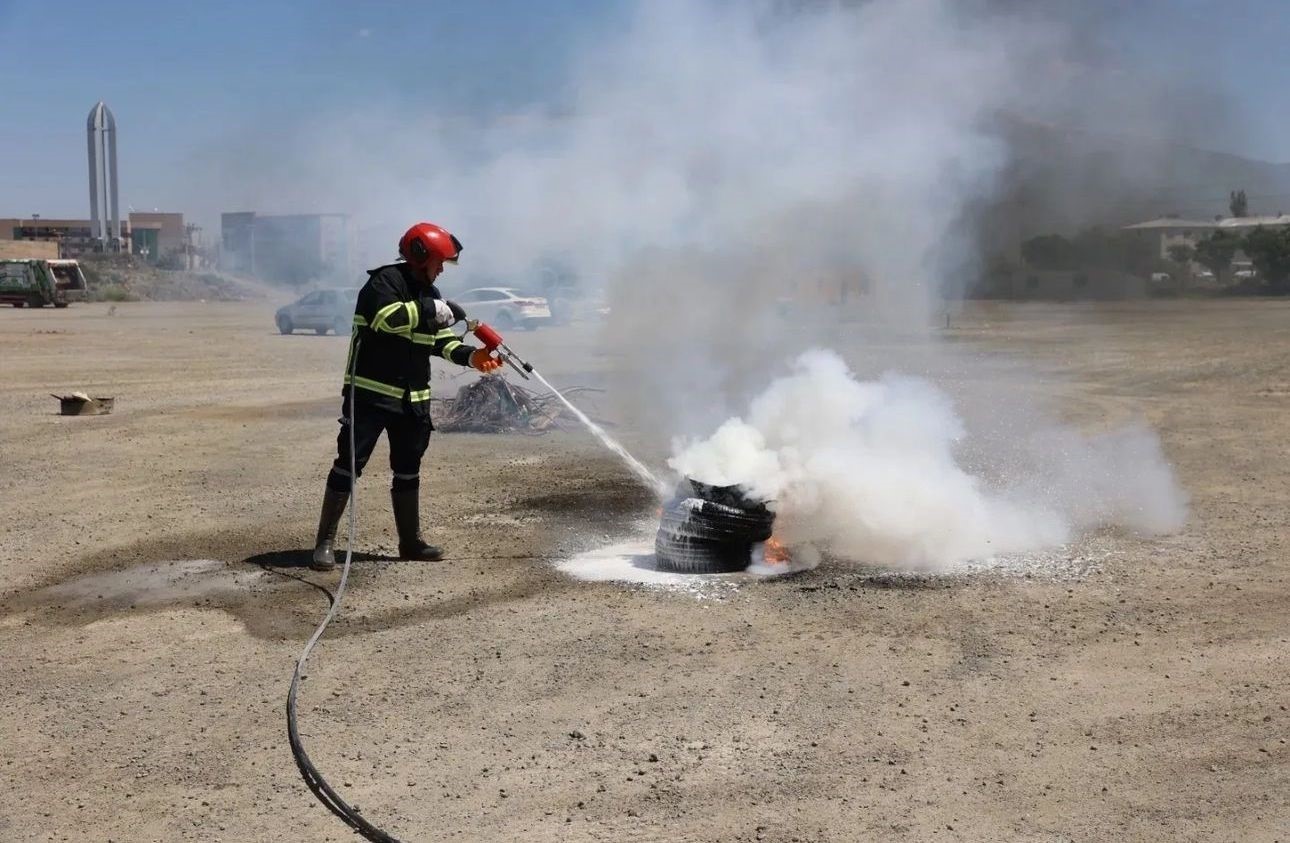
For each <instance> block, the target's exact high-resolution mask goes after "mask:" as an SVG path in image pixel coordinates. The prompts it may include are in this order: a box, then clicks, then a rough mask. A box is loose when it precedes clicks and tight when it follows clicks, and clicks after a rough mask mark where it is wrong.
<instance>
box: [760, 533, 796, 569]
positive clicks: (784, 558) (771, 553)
mask: <svg viewBox="0 0 1290 843" xmlns="http://www.w3.org/2000/svg"><path fill="white" fill-rule="evenodd" d="M765 559H766V563H767V564H768V565H787V564H788V563H789V562H792V561H793V555H792V554H791V553H789V552H788V548H786V547H784V543H783V542H781V541H780V540H779V539H777V538H775V537H774V536H771V537H770V538H768V539H766V547H765Z"/></svg>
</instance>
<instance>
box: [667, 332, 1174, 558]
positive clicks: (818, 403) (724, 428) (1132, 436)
mask: <svg viewBox="0 0 1290 843" xmlns="http://www.w3.org/2000/svg"><path fill="white" fill-rule="evenodd" d="M967 435H968V431H967V430H966V428H965V427H964V424H963V422H962V420H961V419H960V418H959V417H958V416H957V415H956V414H955V412H954V408H953V406H952V404H951V402H950V400H949V398H948V397H947V396H946V395H945V394H944V393H943V392H941V391H939V390H937V389H936V387H935V386H933V385H932V384H930V383H928V382H926V381H923V380H920V379H914V378H908V377H902V376H900V375H889V376H887V377H884V378H882V379H881V380H878V381H869V382H862V381H859V380H857V379H856V378H855V376H854V375H853V374H852V373H851V372H850V371H849V370H848V369H847V366H846V364H845V363H844V362H843V361H842V360H841V358H839V357H838V356H837V355H836V354H833V353H831V352H827V351H812V352H808V353H806V354H803V355H802V356H801V357H800V358H798V360H797V361H796V362H795V364H794V366H793V371H792V373H791V374H789V375H787V376H785V377H782V378H780V379H778V380H776V381H775V382H774V383H772V384H771V385H770V387H769V388H767V389H766V391H765V392H763V393H762V394H761V395H760V396H758V397H757V398H756V399H755V400H754V401H753V402H752V405H751V407H750V408H749V410H748V413H747V415H746V416H745V417H737V418H732V419H730V420H728V421H727V422H725V423H724V424H723V425H721V427H719V428H718V429H717V431H716V433H715V434H713V435H712V436H711V437H710V438H708V439H706V440H703V441H697V442H695V441H691V442H684V441H681V442H678V443H677V446H676V448H677V452H676V454H675V456H674V457H673V458H672V459H671V461H670V465H671V466H672V468H673V469H675V470H676V471H677V472H679V473H680V474H682V475H684V476H686V477H690V478H693V479H695V480H698V481H700V482H704V483H709V484H712V485H718V486H733V485H739V486H742V487H743V488H745V489H746V490H747V491H748V492H749V493H750V494H751V495H753V496H755V497H758V498H760V499H763V500H767V501H771V502H772V506H773V508H774V509H775V511H776V513H777V528H776V530H777V533H778V534H779V536H780V538H781V539H782V540H784V541H785V542H786V543H787V544H788V545H789V546H790V547H792V548H793V549H794V550H795V552H797V553H799V554H802V555H806V556H813V555H815V554H816V553H818V552H820V551H824V552H828V553H830V554H831V555H833V556H836V557H838V558H841V559H846V560H852V561H857V562H862V563H868V564H875V565H885V566H891V567H896V568H912V569H921V570H929V569H930V570H944V569H948V568H952V567H953V566H954V565H956V564H959V563H963V562H967V561H971V560H977V561H980V560H988V559H990V558H992V557H996V556H999V555H1001V554H1012V553H1019V552H1024V551H1030V550H1035V549H1039V548H1045V547H1051V546H1054V545H1059V544H1062V543H1065V542H1067V541H1069V540H1070V539H1072V538H1073V537H1074V535H1075V534H1076V533H1077V532H1079V531H1082V530H1086V529H1090V528H1094V527H1104V526H1116V527H1122V528H1126V529H1130V530H1135V531H1140V532H1145V533H1159V532H1167V531H1170V530H1173V529H1176V528H1177V527H1178V526H1180V525H1181V523H1182V520H1183V518H1184V517H1185V514H1186V504H1185V500H1184V497H1183V495H1182V493H1181V492H1180V490H1179V489H1178V487H1177V484H1176V483H1175V481H1174V478H1173V472H1172V471H1171V469H1170V468H1169V466H1168V464H1167V463H1166V462H1165V461H1164V459H1163V457H1162V455H1161V453H1160V449H1159V445H1158V443H1157V441H1156V439H1155V437H1154V436H1153V435H1151V434H1150V433H1149V432H1147V431H1145V430H1137V429H1125V430H1120V431H1117V432H1115V433H1114V434H1112V435H1109V436H1106V437H1102V438H1100V439H1092V438H1087V437H1084V436H1081V435H1080V434H1079V433H1077V432H1075V431H1073V430H1069V429H1063V428H1048V429H1045V430H1044V431H1043V432H1042V433H1039V434H1036V435H1037V436H1038V437H1040V438H1041V439H1042V440H1043V441H1042V443H1041V442H1022V443H1019V448H1021V449H1023V450H1024V449H1026V448H1027V447H1028V446H1032V445H1036V444H1039V445H1041V446H1042V447H1039V448H1037V449H1035V450H1034V454H1036V455H1040V456H1041V459H1042V460H1043V461H1044V462H1047V463H1050V464H1049V465H1031V466H1029V467H1028V469H1027V470H1024V471H1023V472H1022V473H1020V474H1018V475H1012V476H1006V475H1005V476H998V477H994V478H990V479H987V478H983V477H979V476H974V475H973V474H970V473H969V472H968V471H966V470H965V469H964V468H963V467H962V466H961V465H960V462H959V460H958V458H957V456H956V449H957V448H958V447H959V446H960V445H961V444H962V443H963V441H964V439H965V437H966V436H967ZM1049 469H1055V470H1056V473H1054V474H1043V473H1041V472H1043V471H1045V470H1049ZM1041 477H1042V478H1044V481H1045V482H1043V483H1041V482H1040V478H1041Z"/></svg>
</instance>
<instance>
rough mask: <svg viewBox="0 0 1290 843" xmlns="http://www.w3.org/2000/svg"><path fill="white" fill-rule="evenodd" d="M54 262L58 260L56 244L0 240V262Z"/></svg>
mask: <svg viewBox="0 0 1290 843" xmlns="http://www.w3.org/2000/svg"><path fill="white" fill-rule="evenodd" d="M32 258H35V259H41V260H55V259H57V258H58V244H57V243H42V242H38V241H36V240H0V260H27V259H32Z"/></svg>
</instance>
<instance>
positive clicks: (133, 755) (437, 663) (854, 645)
mask: <svg viewBox="0 0 1290 843" xmlns="http://www.w3.org/2000/svg"><path fill="white" fill-rule="evenodd" d="M271 317H272V306H271V305H269V304H266V303H258V304H196V303H192V304H171V303H167V304H147V303H140V304H120V305H116V306H114V307H110V306H109V305H107V304H82V305H74V306H73V307H71V308H69V309H67V310H61V311H54V310H52V309H46V310H43V311H37V312H33V311H28V310H22V311H18V310H9V309H5V310H3V311H0V367H2V371H3V377H0V399H2V403H0V499H2V500H3V511H4V518H3V523H0V653H2V654H3V655H2V656H0V688H2V689H3V690H2V691H0V839H3V840H5V841H45V840H72V841H104V840H110V841H174V840H219V841H261V840H262V841H281V840H309V841H323V840H333V841H344V840H350V839H355V838H354V837H353V835H351V834H350V832H349V831H348V830H347V829H346V828H345V827H344V826H342V825H341V824H340V823H339V822H338V821H337V820H336V819H335V818H333V817H332V816H331V815H330V814H328V813H327V812H326V811H325V810H324V809H323V808H322V807H321V806H320V805H319V804H318V803H317V802H316V801H315V800H314V799H313V797H312V796H311V795H310V794H309V792H308V791H307V790H306V788H305V786H304V785H303V783H302V782H301V780H300V778H299V776H298V774H297V772H296V770H295V767H294V765H293V763H292V758H291V755H290V753H289V751H288V748H287V741H286V733H285V724H284V716H283V704H284V700H285V696H286V691H287V681H288V679H289V677H290V673H291V669H292V666H293V664H294V660H295V658H296V656H297V655H298V653H299V650H300V647H301V646H302V643H303V641H304V640H305V638H306V637H307V636H308V634H309V633H310V632H311V630H312V629H313V627H314V625H315V624H316V623H317V621H318V620H319V618H320V617H321V615H322V614H323V612H324V611H325V609H326V605H327V593H326V590H327V589H328V588H333V587H334V586H335V583H336V581H337V576H336V575H334V574H315V573H312V572H310V571H309V570H308V569H307V568H300V567H293V566H298V565H299V564H300V563H302V562H303V561H304V560H305V558H306V555H307V548H308V546H309V544H310V542H311V540H312V532H313V528H314V524H315V518H316V515H317V505H318V502H319V497H320V494H321V487H322V481H323V477H324V474H325V470H326V465H327V463H328V461H329V460H330V458H331V454H332V450H333V446H334V445H333V441H334V437H335V434H336V429H337V426H336V424H335V418H336V415H337V413H338V397H337V388H338V387H337V373H338V372H339V370H340V366H341V361H342V358H343V355H344V346H345V343H344V342H343V341H341V340H338V339H336V338H333V337H315V336H312V335H308V336H306V335H298V336H292V337H281V336H278V335H276V334H275V333H273V332H272V330H271V326H272V321H271ZM947 334H948V335H949V336H951V337H952V338H953V340H954V341H956V342H960V343H964V344H968V345H970V346H972V347H974V348H979V349H980V350H981V351H982V352H983V353H989V354H995V355H1002V356H1005V357H1009V358H1016V359H1025V360H1028V361H1031V362H1032V363H1034V364H1035V365H1036V366H1037V367H1038V369H1039V371H1040V372H1041V373H1045V375H1046V376H1049V375H1050V376H1052V377H1051V378H1050V379H1049V380H1045V381H1044V383H1046V384H1047V383H1050V382H1051V386H1049V387H1047V388H1049V389H1050V390H1051V391H1052V394H1053V397H1054V398H1055V399H1058V400H1061V401H1066V402H1067V403H1068V405H1069V406H1072V407H1076V406H1078V407H1083V408H1085V409H1084V410H1083V411H1082V412H1083V415H1084V416H1085V418H1084V419H1082V420H1085V421H1092V422H1096V420H1097V417H1098V416H1100V415H1103V414H1117V413H1140V414H1142V415H1144V416H1145V417H1146V418H1147V419H1148V420H1149V421H1150V422H1151V424H1152V425H1153V426H1155V427H1156V428H1157V429H1158V430H1159V431H1160V432H1161V436H1162V437H1163V441H1164V445H1165V450H1166V452H1167V454H1168V456H1169V458H1170V459H1171V460H1172V461H1173V462H1174V464H1175V465H1176V467H1177V469H1178V471H1179V474H1180V477H1181V480H1182V483H1183V485H1184V486H1185V487H1186V489H1187V491H1188V492H1189V494H1190V495H1191V501H1192V513H1191V517H1190V520H1189V523H1188V525H1187V526H1186V528H1185V529H1184V530H1183V531H1182V532H1181V533H1180V534H1178V535H1174V536H1170V537H1166V538H1163V539H1157V540H1152V541H1146V540H1141V539H1135V538H1132V537H1127V536H1118V535H1109V536H1105V537H1102V539H1101V541H1103V542H1104V543H1105V545H1106V546H1108V547H1109V548H1110V550H1109V552H1108V553H1106V554H1105V555H1104V558H1103V559H1102V560H1101V561H1100V563H1099V564H1098V565H1096V566H1094V567H1093V568H1091V569H1089V570H1087V571H1085V572H1084V573H1082V574H1081V575H1080V576H1078V577H1075V578H1071V577H1063V578H1046V577H1043V576H1030V577H1025V576H1013V575H1007V574H989V575H984V574H983V575H976V576H968V577H959V578H950V579H938V578H923V579H893V578H891V577H886V576H883V575H881V574H879V573H875V572H873V571H865V570H856V569H852V568H846V567H841V566H838V565H826V566H824V567H822V568H820V569H817V570H815V571H812V572H809V573H806V574H803V575H800V576H796V577H792V578H786V579H782V580H773V581H764V582H751V583H745V584H743V585H741V586H740V587H738V588H734V589H728V590H723V591H720V592H713V593H707V594H703V593H701V594H698V595H696V594H693V593H689V592H681V593H677V592H669V591H659V590H651V589H644V588H639V587H627V586H623V585H619V584H613V583H595V584H590V583H584V582H579V581H574V580H571V579H569V578H567V577H565V576H564V575H563V574H561V573H559V572H558V571H556V570H555V569H554V568H553V566H552V560H554V559H556V558H559V557H561V556H565V555H568V554H569V553H571V552H573V551H576V550H580V549H584V548H587V547H590V546H594V545H595V544H597V543H607V542H609V541H612V540H616V539H618V538H620V537H622V536H623V535H625V534H627V533H628V532H629V531H630V530H631V526H632V524H633V522H635V521H637V520H638V519H639V518H641V517H642V516H648V515H649V512H650V511H651V508H652V503H651V501H650V499H649V496H648V495H647V494H646V493H645V492H643V491H641V490H640V489H638V488H637V487H636V486H635V485H634V484H633V482H632V481H631V480H630V478H629V477H628V475H627V474H626V473H625V472H624V471H623V470H622V469H621V468H620V466H619V465H618V463H617V462H615V460H614V458H613V457H612V456H610V455H608V454H607V453H604V452H602V451H601V450H600V449H599V448H598V447H597V446H596V445H595V443H594V442H593V441H592V440H591V439H590V438H589V437H588V436H586V435H584V434H581V433H578V432H576V431H570V432H567V433H554V434H551V435H548V436H543V437H527V436H519V435H516V436H500V437H488V436H476V435H436V438H435V441H434V442H432V444H431V451H430V460H429V465H428V467H427V469H426V472H425V480H424V484H425V487H426V488H427V490H428V494H429V505H428V507H427V510H428V512H427V521H428V522H430V521H432V522H433V524H434V528H433V531H432V538H433V539H434V540H436V541H438V542H440V543H442V544H443V545H445V546H446V547H447V548H449V549H450V550H451V559H450V560H449V561H446V562H444V563H441V564H417V563H401V562H396V561H391V560H390V558H389V557H390V554H391V551H392V548H393V546H394V536H393V525H392V522H391V518H390V515H389V506H388V498H387V492H386V485H387V479H388V474H387V469H386V468H385V466H384V454H385V451H384V445H382V446H381V450H379V451H378V453H377V455H376V457H374V459H373V464H372V469H371V470H369V472H368V475H367V480H366V483H365V485H364V486H362V487H360V533H361V540H360V547H361V549H362V550H363V551H364V553H365V555H364V556H363V557H362V561H361V562H360V563H358V564H356V565H355V573H354V575H353V577H352V580H351V590H350V592H349V594H348V595H347V598H346V602H345V607H344V612H343V614H342V616H341V617H340V619H339V620H338V621H337V622H336V623H335V624H333V626H332V627H331V630H330V632H329V634H328V637H327V638H326V639H324V641H323V643H322V645H321V647H320V649H319V650H318V651H317V653H316V655H315V657H314V660H313V661H312V662H311V669H310V672H309V677H308V680H307V681H306V682H305V684H304V688H303V692H302V694H303V697H302V703H301V718H302V729H303V732H304V735H305V740H306V743H307V746H308V748H309V751H310V753H311V755H312V756H313V758H314V760H315V761H316V763H317V764H318V766H319V767H320V769H321V770H322V771H323V772H324V774H325V775H327V776H328V778H329V779H330V780H331V781H332V782H333V783H335V784H336V785H337V786H338V788H339V789H340V790H341V791H342V792H343V794H344V795H345V796H346V797H347V798H348V799H350V800H351V801H353V802H355V803H357V804H358V805H359V806H361V808H362V809H363V811H364V813H365V814H366V815H367V816H369V817H370V818H372V819H373V820H374V821H376V822H377V823H378V824H379V825H381V826H383V827H385V828H387V829H388V830H390V831H392V832H393V833H394V834H396V836H398V837H399V838H400V839H404V840H408V841H417V840H431V839H448V840H472V841H500V840H525V841H557V840H559V841H620V840H658V841H758V840H761V841H856V840H917V841H927V840H947V841H950V840H963V841H981V840H1026V841H1063V840H1078V841H1086V840H1108V841H1109V840H1114V841H1121V840H1170V841H1173V840H1223V841H1273V840H1282V841H1290V747H1287V743H1286V741H1287V739H1290V711H1287V707H1288V706H1290V562H1288V560H1287V549H1288V542H1290V518H1288V516H1287V501H1288V500H1290V479H1288V478H1290V427H1288V426H1287V424H1288V421H1287V420H1288V419H1290V303H1287V302H1271V301H1226V302H1168V303H1166V302H1152V303H1140V304H1134V305H1117V306H1101V307H1095V306H1083V305H1030V306H1012V307H1002V306H980V307H976V308H973V309H972V310H971V311H970V312H969V313H967V314H966V315H964V316H962V317H960V318H958V319H957V320H956V323H955V326H954V327H953V328H952V329H951V330H950V331H949V332H947ZM516 345H517V346H518V347H521V348H522V350H523V351H525V352H526V353H527V354H528V355H529V356H530V358H531V359H532V360H534V361H536V362H539V364H540V365H542V367H543V369H544V371H547V372H548V374H549V375H550V376H551V377H552V378H553V379H554V380H556V382H558V383H562V384H566V385H575V384H577V385H589V386H605V387H608V388H611V389H612V388H613V384H612V383H610V382H607V380H606V379H605V378H604V377H603V367H604V365H605V362H604V360H602V359H600V358H597V357H595V355H594V354H590V353H586V354H584V353H583V352H590V350H591V349H593V348H594V343H593V335H592V333H591V331H590V330H588V329H579V328H567V329H552V330H546V331H539V332H536V333H533V334H525V335H522V336H521V337H517V342H516ZM575 352H578V353H575ZM584 358H585V359H587V360H589V361H590V362H588V363H585V364H584V363H581V362H578V363H571V362H570V361H580V360H583V359H584ZM449 368H451V367H447V366H445V367H441V372H440V373H439V375H438V376H437V387H436V388H437V389H439V390H441V391H444V390H447V391H452V390H454V389H455V387H456V386H458V385H460V384H461V383H463V382H464V381H463V380H462V379H461V378H462V377H467V376H465V375H458V373H457V372H451V371H447V369H449ZM453 375H455V376H457V379H456V380H454V379H452V378H451V377H450V376H453ZM74 389H82V390H85V391H87V392H89V393H90V394H92V395H113V396H116V398H117V409H116V411H115V412H114V413H113V414H112V415H109V416H103V417H96V418H64V417H60V416H58V415H56V414H55V411H56V409H57V402H55V401H54V399H52V398H50V397H49V395H48V393H50V392H69V391H71V390H74ZM602 399H603V397H602ZM1090 408H1091V409H1090ZM602 412H606V413H607V412H609V411H608V410H604V409H602ZM1072 412H1074V411H1072ZM617 432H618V433H619V434H621V435H622V437H623V439H624V441H625V442H626V443H627V444H628V446H629V447H632V446H633V445H639V444H640V441H641V440H640V438H639V436H638V435H637V432H636V431H633V430H631V429H630V427H627V426H621V427H619V428H617ZM641 456H643V457H645V458H646V459H647V460H650V461H652V462H654V463H655V464H658V463H659V462H660V461H661V458H662V457H663V456H664V455H663V454H660V453H650V452H649V451H648V449H646V452H645V453H643V454H641Z"/></svg>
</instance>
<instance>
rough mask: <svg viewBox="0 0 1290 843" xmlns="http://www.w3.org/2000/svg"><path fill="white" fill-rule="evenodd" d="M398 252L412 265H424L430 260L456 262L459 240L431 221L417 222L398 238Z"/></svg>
mask: <svg viewBox="0 0 1290 843" xmlns="http://www.w3.org/2000/svg"><path fill="white" fill-rule="evenodd" d="M399 254H400V255H402V256H403V259H404V260H405V261H407V262H408V263H410V264H412V265H414V266H425V265H426V264H428V263H430V262H431V261H432V260H441V261H444V262H446V263H456V262H457V256H458V255H460V254H461V241H460V240H458V239H457V238H456V237H453V236H452V235H451V234H449V233H448V230H447V229H445V228H441V227H440V226H437V225H435V224H434V223H432V222H419V223H417V224H416V225H414V226H412V227H411V228H409V229H408V230H407V233H405V234H404V235H403V236H402V237H401V238H399Z"/></svg>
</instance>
